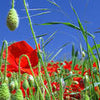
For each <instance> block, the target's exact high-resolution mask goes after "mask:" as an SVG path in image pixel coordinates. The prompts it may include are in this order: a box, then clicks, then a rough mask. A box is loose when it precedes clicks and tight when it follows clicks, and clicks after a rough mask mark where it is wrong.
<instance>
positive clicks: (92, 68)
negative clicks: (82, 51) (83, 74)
mask: <svg viewBox="0 0 100 100" xmlns="http://www.w3.org/2000/svg"><path fill="white" fill-rule="evenodd" d="M85 36H86V44H87V51H88V52H87V53H88V57H89V64H90V73H91V79H92V86H93V87H92V90H93V93H94V94H95V90H94V79H93V72H92V70H93V68H92V64H91V59H90V51H89V48H88V40H87V34H86V35H85ZM95 100H96V99H95Z"/></svg>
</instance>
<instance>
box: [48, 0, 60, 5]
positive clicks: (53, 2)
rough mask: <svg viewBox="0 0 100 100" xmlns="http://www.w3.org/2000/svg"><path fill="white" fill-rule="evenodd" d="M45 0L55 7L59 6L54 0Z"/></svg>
mask: <svg viewBox="0 0 100 100" xmlns="http://www.w3.org/2000/svg"><path fill="white" fill-rule="evenodd" d="M47 1H49V2H50V3H51V4H53V5H55V6H56V7H60V6H59V5H58V4H57V3H56V2H55V1H54V0H52V1H51V0H47Z"/></svg>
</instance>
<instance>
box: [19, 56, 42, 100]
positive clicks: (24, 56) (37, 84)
mask: <svg viewBox="0 0 100 100" xmlns="http://www.w3.org/2000/svg"><path fill="white" fill-rule="evenodd" d="M23 56H24V57H26V58H27V60H28V63H29V66H30V69H31V72H32V75H33V78H34V81H35V83H36V85H37V88H38V90H39V93H40V96H41V98H42V100H44V97H43V95H42V92H41V89H40V87H39V83H38V81H37V80H36V78H35V75H34V72H33V70H32V66H31V63H30V60H29V57H28V56H27V55H21V56H20V58H19V64H20V61H21V58H22V57H23ZM19 67H20V66H19Z"/></svg>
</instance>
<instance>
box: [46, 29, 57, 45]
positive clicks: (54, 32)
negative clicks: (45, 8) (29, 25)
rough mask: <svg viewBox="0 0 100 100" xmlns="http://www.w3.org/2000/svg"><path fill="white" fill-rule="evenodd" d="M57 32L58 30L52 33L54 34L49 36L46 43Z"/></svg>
mask: <svg viewBox="0 0 100 100" xmlns="http://www.w3.org/2000/svg"><path fill="white" fill-rule="evenodd" d="M56 32H57V31H55V32H54V33H52V34H51V35H50V36H49V38H48V39H47V40H46V41H45V42H44V44H45V43H46V42H47V41H49V40H50V39H51V38H52V37H53V36H54V35H55V33H56Z"/></svg>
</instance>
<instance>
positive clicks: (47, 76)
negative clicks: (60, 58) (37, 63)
mask: <svg viewBox="0 0 100 100" xmlns="http://www.w3.org/2000/svg"><path fill="white" fill-rule="evenodd" d="M23 2H24V6H25V10H26V13H27V16H28V19H29V23H30V28H31V31H32V34H33V38H34V41H35V44H36V47H37V50H38V54H39V57H40V60H41V64H42V65H43V68H44V71H45V75H46V79H47V82H48V87H49V91H50V93H51V94H52V98H53V100H55V98H54V94H53V92H52V87H51V83H50V81H51V79H50V77H49V74H48V72H47V69H46V68H45V66H44V62H43V59H42V56H41V53H40V50H39V47H38V43H37V40H36V35H35V33H34V30H33V27H32V22H31V18H30V16H29V13H28V10H27V6H26V2H25V0H23Z"/></svg>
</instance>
